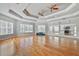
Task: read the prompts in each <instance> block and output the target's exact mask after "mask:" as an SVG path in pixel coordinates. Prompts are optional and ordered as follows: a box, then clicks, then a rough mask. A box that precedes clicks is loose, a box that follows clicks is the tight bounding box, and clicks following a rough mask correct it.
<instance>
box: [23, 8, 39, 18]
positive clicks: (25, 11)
mask: <svg viewBox="0 0 79 59" xmlns="http://www.w3.org/2000/svg"><path fill="white" fill-rule="evenodd" d="M23 13H24V14H25V15H27V16H31V17H35V18H38V16H35V15H32V14H30V13H29V11H28V10H27V9H24V10H23Z"/></svg>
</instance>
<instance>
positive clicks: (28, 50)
mask: <svg viewBox="0 0 79 59" xmlns="http://www.w3.org/2000/svg"><path fill="white" fill-rule="evenodd" d="M8 41H9V40H8ZM10 41H11V40H10ZM12 41H14V45H15V48H16V53H15V54H14V55H18V56H79V39H70V38H60V37H52V36H48V35H46V36H36V35H33V36H24V37H16V38H14V39H13V40H12ZM0 42H1V41H0ZM4 42H6V41H4ZM7 43H8V42H7ZM3 44H4V43H3ZM1 45H2V43H1Z"/></svg>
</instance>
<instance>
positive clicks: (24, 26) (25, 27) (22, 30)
mask: <svg viewBox="0 0 79 59" xmlns="http://www.w3.org/2000/svg"><path fill="white" fill-rule="evenodd" d="M25 32H33V25H31V24H20V33H25Z"/></svg>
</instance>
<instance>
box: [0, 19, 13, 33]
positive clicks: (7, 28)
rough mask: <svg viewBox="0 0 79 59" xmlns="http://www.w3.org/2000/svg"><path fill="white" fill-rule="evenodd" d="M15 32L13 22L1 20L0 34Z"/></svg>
mask: <svg viewBox="0 0 79 59" xmlns="http://www.w3.org/2000/svg"><path fill="white" fill-rule="evenodd" d="M7 34H13V23H11V22H7V21H3V20H0V35H7Z"/></svg>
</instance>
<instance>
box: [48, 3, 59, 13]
mask: <svg viewBox="0 0 79 59" xmlns="http://www.w3.org/2000/svg"><path fill="white" fill-rule="evenodd" d="M49 9H50V11H51V12H56V11H58V10H59V6H58V5H57V4H54V5H51V7H49Z"/></svg>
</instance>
